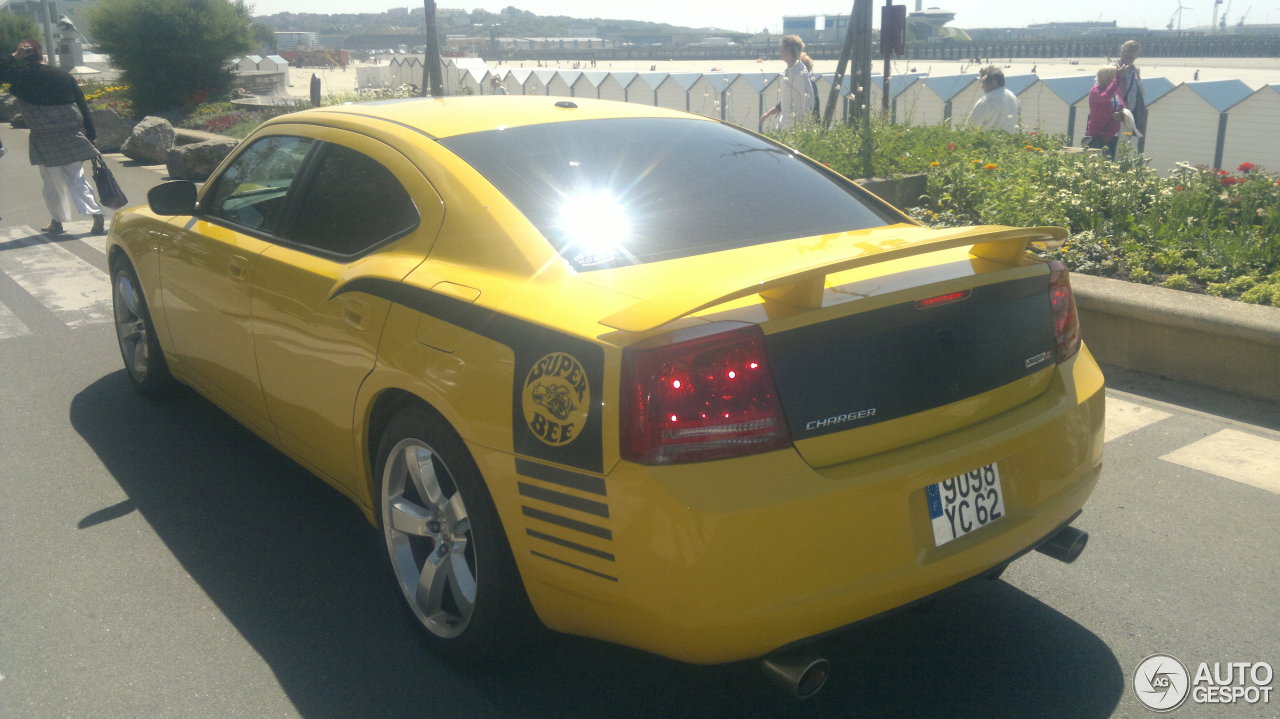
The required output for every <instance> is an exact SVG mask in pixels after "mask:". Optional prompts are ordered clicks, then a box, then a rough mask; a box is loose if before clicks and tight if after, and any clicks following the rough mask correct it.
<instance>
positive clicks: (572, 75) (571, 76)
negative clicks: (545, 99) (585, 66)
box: [547, 70, 582, 97]
mask: <svg viewBox="0 0 1280 719" xmlns="http://www.w3.org/2000/svg"><path fill="white" fill-rule="evenodd" d="M580 77H582V71H581V70H557V71H556V74H555V75H552V76H551V79H550V80H548V81H547V94H548V95H554V96H557V97H573V84H574V83H575V82H577V81H578V78H580Z"/></svg>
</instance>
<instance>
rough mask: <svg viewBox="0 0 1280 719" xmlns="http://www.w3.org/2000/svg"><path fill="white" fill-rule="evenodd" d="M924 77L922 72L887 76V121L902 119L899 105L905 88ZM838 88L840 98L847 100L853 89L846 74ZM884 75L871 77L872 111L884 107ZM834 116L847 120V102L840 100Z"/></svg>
mask: <svg viewBox="0 0 1280 719" xmlns="http://www.w3.org/2000/svg"><path fill="white" fill-rule="evenodd" d="M924 78H925V74H924V73H918V72H916V73H907V74H904V75H890V76H889V121H890V122H895V123H896V122H898V121H899V120H901V119H903V115H902V113H901V112H900V109H899V105H900V101H901V98H902V96H903V95H904V94H906V92H907V90H908V89H909V88H910V87H911V86H912V85H915V84H916V83H918V82H920V81H921V80H923V79H924ZM842 85H843V86H842V87H841V88H840V95H841V98H842V100H847V99H848V95H849V93H851V92H852V91H853V84H852V82H851V80H850V78H849V76H848V75H846V76H845V78H844V82H843V83H842ZM883 97H884V77H883V76H881V75H873V76H872V77H871V109H872V111H874V112H881V111H882V110H881V109H882V108H883V107H884V100H883V99H882V98H883ZM836 117H837V118H840V120H841V121H847V120H848V117H849V106H848V102H844V101H842V102H841V103H840V107H838V108H836Z"/></svg>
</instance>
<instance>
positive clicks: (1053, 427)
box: [489, 350, 1104, 664]
mask: <svg viewBox="0 0 1280 719" xmlns="http://www.w3.org/2000/svg"><path fill="white" fill-rule="evenodd" d="M1103 404H1104V398H1103V391H1102V377H1101V373H1100V371H1099V370H1098V368H1097V365H1096V364H1095V363H1094V361H1093V358H1092V357H1091V356H1090V355H1089V353H1088V351H1087V350H1082V351H1081V353H1080V354H1079V355H1078V356H1077V357H1076V358H1073V359H1072V360H1071V361H1069V362H1067V363H1065V364H1063V365H1062V366H1060V367H1059V368H1058V369H1057V370H1056V371H1055V378H1054V381H1053V383H1052V386H1051V387H1050V388H1049V389H1048V390H1047V391H1045V392H1044V393H1043V394H1042V395H1040V396H1039V397H1036V398H1035V399H1033V400H1032V401H1030V402H1027V403H1026V404H1024V405H1022V406H1019V407H1016V408H1014V409H1012V410H1010V411H1008V412H1005V413H1002V414H1001V415H999V416H997V417H993V418H990V419H987V420H985V421H982V422H980V423H977V424H974V425H972V426H970V427H967V428H965V429H963V430H960V431H956V432H952V433H949V434H947V435H945V436H941V437H936V438H933V439H931V440H928V441H924V442H920V443H917V444H914V445H911V446H909V447H904V448H901V449H898V450H894V451H892V452H885V453H882V454H879V455H875V456H872V457H867V458H863V459H859V460H856V461H853V462H848V463H846V464H842V465H837V466H833V467H828V468H824V469H822V470H821V471H818V470H814V469H813V468H811V467H809V466H808V465H807V464H805V463H804V462H803V460H802V459H801V458H800V457H799V455H798V454H797V453H796V452H794V451H779V452H774V453H770V454H766V455H757V456H754V457H746V458H740V459H732V460H723V461H718V462H706V463H699V464H691V465H681V466H674V467H656V468H655V467H643V466H639V465H633V464H628V463H623V464H620V465H619V466H618V467H617V468H616V469H615V470H614V471H613V472H612V473H611V474H610V475H609V476H608V477H607V479H606V483H605V487H606V488H607V496H606V497H605V498H604V500H603V501H601V502H599V503H598V504H599V505H602V506H603V507H604V509H605V511H603V512H600V511H599V510H598V509H597V510H596V516H595V517H588V516H586V515H573V513H572V512H568V511H565V510H564V508H563V506H562V507H561V508H560V512H559V515H558V516H561V517H562V518H568V519H570V520H573V521H577V520H578V519H580V520H581V521H582V523H583V524H587V525H588V526H594V527H597V528H604V529H606V530H607V536H604V535H600V534H599V533H597V534H596V536H586V535H583V534H581V533H576V534H575V531H574V530H573V529H572V527H570V526H568V525H567V524H566V523H563V522H561V523H559V524H558V525H554V526H553V525H550V524H547V523H546V522H545V521H543V520H544V519H545V517H543V516H542V515H540V514H539V510H538V508H537V507H536V506H534V503H533V502H530V501H529V498H528V497H527V496H526V497H523V498H511V497H508V498H507V499H508V500H512V499H513V500H514V502H515V504H512V503H510V502H508V501H504V500H502V499H500V500H499V506H500V507H501V508H502V509H500V511H502V513H503V520H504V522H505V523H506V524H507V530H508V536H510V537H511V543H512V548H513V550H514V552H515V554H516V559H517V563H518V564H519V566H520V569H521V572H522V574H523V576H524V578H525V584H526V587H527V589H528V591H529V595H530V599H531V600H532V601H533V603H534V606H535V608H536V609H537V611H538V613H539V615H540V616H541V618H542V619H543V621H544V622H545V623H546V624H547V625H548V626H549V627H551V628H553V629H556V630H560V631H565V632H569V633H574V634H581V635H585V636H591V637H596V638H599V639H604V640H607V641H612V642H616V643H620V644H625V645H628V646H633V647H637V648H640V649H644V650H647V651H652V652H655V653H657V654H661V655H664V656H668V657H672V658H675V659H679V660H682V661H687V662H693V663H703V664H712V663H721V662H728V661H736V660H742V659H749V658H753V657H758V656H762V655H764V654H767V653H769V652H771V651H773V650H775V649H778V648H780V647H786V646H789V645H793V644H795V643H797V642H801V641H803V640H805V639H806V638H811V637H815V636H819V635H822V634H825V633H829V632H831V631H833V630H837V629H839V628H841V627H845V626H847V625H850V624H853V623H857V622H860V621H863V620H866V619H867V618H870V617H874V616H877V615H880V614H883V613H885V612H887V611H890V610H893V609H895V608H897V607H900V606H902V605H906V604H910V603H912V602H914V601H916V600H919V599H921V598H924V597H927V596H929V595H932V594H935V593H937V592H939V591H942V590H944V589H946V588H948V587H951V586H953V585H955V584H957V583H959V582H962V581H964V580H966V579H968V578H971V577H974V576H976V575H979V574H982V573H984V572H986V571H987V570H989V569H991V568H992V567H995V566H997V565H1000V564H1003V563H1006V562H1008V561H1009V560H1010V559H1011V558H1014V557H1016V556H1018V555H1020V554H1021V553H1024V552H1026V551H1027V550H1029V549H1030V548H1032V547H1034V546H1035V545H1036V544H1038V543H1039V542H1040V541H1042V540H1043V539H1044V538H1045V537H1047V536H1048V535H1050V534H1051V533H1052V532H1053V531H1054V530H1055V529H1056V528H1058V527H1060V526H1061V525H1063V524H1065V523H1067V522H1069V521H1070V520H1071V518H1072V517H1074V516H1075V515H1076V514H1077V513H1078V512H1079V510H1080V508H1081V507H1082V506H1083V505H1084V503H1085V501H1086V500H1087V499H1088V497H1089V494H1090V493H1091V492H1092V491H1093V487H1094V485H1095V484H1096V482H1097V479H1098V476H1099V473H1100V471H1101V464H1102V441H1103V439H1102V426H1103V410H1104V406H1103ZM493 459H495V460H496V458H493ZM508 461H510V460H508ZM990 462H997V463H998V464H999V467H1000V473H1001V480H1002V487H1003V490H1004V501H1005V508H1006V517H1005V518H1003V519H1001V520H1000V521H999V522H996V523H993V524H991V525H989V526H987V527H984V528H982V529H980V530H977V531H975V532H973V533H972V534H969V535H966V536H964V537H961V538H960V539H957V540H955V541H952V542H950V543H948V544H945V545H943V546H941V547H935V546H934V542H933V536H932V529H931V526H930V524H929V520H928V510H927V503H926V499H925V492H924V488H925V487H926V486H928V485H929V484H932V483H934V482H937V481H940V480H942V479H945V478H947V477H950V476H954V475H956V474H960V473H962V472H965V471H968V470H971V469H974V468H977V467H981V466H983V465H985V464H987V463H990ZM507 466H508V467H510V464H508V465H507ZM495 469H496V467H495ZM489 476H492V475H489ZM598 498H599V497H598ZM516 504H518V505H519V506H515V505H516ZM530 509H533V510H534V511H533V512H532V513H531V512H530V511H529V510H530ZM566 542H568V544H566ZM570 545H576V548H575V547H574V546H570ZM584 550H585V551H584Z"/></svg>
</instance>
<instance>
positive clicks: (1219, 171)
mask: <svg viewBox="0 0 1280 719" xmlns="http://www.w3.org/2000/svg"><path fill="white" fill-rule="evenodd" d="M1218 174H1219V175H1230V174H1231V173H1230V172H1227V171H1226V170H1218Z"/></svg>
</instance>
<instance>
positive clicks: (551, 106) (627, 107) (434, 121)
mask: <svg viewBox="0 0 1280 719" xmlns="http://www.w3.org/2000/svg"><path fill="white" fill-rule="evenodd" d="M336 116H341V117H342V119H346V120H350V119H353V118H352V116H355V117H363V118H369V119H371V120H382V121H386V122H390V123H393V124H396V125H400V126H403V127H408V128H411V129H414V130H417V131H419V132H423V133H425V134H427V135H429V136H431V137H434V138H445V137H451V136H454V135H465V134H468V133H473V132H483V131H486V130H496V129H501V128H507V127H520V126H524V125H541V124H546V123H552V122H571V121H575V120H599V119H615V118H679V119H686V120H689V119H700V120H710V118H706V117H703V116H701V115H692V114H689V113H685V112H678V111H675V110H668V109H665V108H661V107H654V106H651V105H641V104H638V103H628V102H614V101H610V100H593V99H588V98H575V97H557V96H554V95H516V96H511V95H492V96H488V95H486V96H480V97H440V98H408V99H402V100H378V101H373V102H361V103H349V104H345V105H330V106H328V107H318V108H312V109H308V110H303V111H301V112H296V113H290V114H288V115H282V116H280V117H278V118H275V120H274V121H273V122H272V123H271V124H275V123H276V122H307V121H316V122H320V123H322V124H323V123H324V121H325V118H326V117H327V118H329V119H330V120H338V119H339V117H336Z"/></svg>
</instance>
